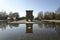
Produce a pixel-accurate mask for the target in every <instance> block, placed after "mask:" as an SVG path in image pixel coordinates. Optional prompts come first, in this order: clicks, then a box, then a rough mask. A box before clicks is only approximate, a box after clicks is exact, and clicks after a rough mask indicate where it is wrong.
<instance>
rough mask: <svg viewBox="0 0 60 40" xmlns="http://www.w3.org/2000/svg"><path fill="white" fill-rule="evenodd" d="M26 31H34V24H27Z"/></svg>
mask: <svg viewBox="0 0 60 40" xmlns="http://www.w3.org/2000/svg"><path fill="white" fill-rule="evenodd" d="M26 33H33V24H26Z"/></svg>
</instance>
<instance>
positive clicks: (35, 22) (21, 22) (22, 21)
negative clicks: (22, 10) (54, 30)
mask: <svg viewBox="0 0 60 40" xmlns="http://www.w3.org/2000/svg"><path fill="white" fill-rule="evenodd" d="M9 23H20V24H25V23H34V24H37V23H41V21H36V20H34V21H32V22H31V21H26V20H19V21H13V22H9Z"/></svg>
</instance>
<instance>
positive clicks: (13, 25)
mask: <svg viewBox="0 0 60 40" xmlns="http://www.w3.org/2000/svg"><path fill="white" fill-rule="evenodd" d="M9 27H10V28H13V27H19V24H16V23H13V24H9Z"/></svg>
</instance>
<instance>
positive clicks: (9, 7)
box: [0, 0, 60, 17]
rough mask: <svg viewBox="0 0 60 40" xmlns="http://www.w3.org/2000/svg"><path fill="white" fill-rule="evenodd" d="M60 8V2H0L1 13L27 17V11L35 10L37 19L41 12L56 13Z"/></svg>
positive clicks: (1, 0)
mask: <svg viewBox="0 0 60 40" xmlns="http://www.w3.org/2000/svg"><path fill="white" fill-rule="evenodd" d="M59 6H60V0H0V11H6V12H7V13H9V12H11V11H12V12H19V15H20V16H25V15H26V12H25V10H33V15H34V16H35V17H36V16H37V15H38V12H40V11H43V12H45V11H55V10H56V9H57V8H58V7H59Z"/></svg>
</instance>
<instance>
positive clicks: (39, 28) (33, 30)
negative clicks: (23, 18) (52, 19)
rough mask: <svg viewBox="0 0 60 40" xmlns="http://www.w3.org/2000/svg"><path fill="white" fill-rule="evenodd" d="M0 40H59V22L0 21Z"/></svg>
mask: <svg viewBox="0 0 60 40" xmlns="http://www.w3.org/2000/svg"><path fill="white" fill-rule="evenodd" d="M0 40H60V23H47V22H44V23H40V24H8V23H6V22H0Z"/></svg>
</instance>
